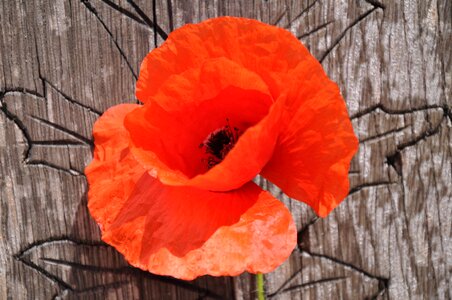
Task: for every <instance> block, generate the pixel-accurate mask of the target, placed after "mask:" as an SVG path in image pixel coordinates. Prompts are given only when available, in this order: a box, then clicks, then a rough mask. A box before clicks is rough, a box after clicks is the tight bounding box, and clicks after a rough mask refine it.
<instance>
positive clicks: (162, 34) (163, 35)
mask: <svg viewBox="0 0 452 300" xmlns="http://www.w3.org/2000/svg"><path fill="white" fill-rule="evenodd" d="M127 3H129V4H130V5H131V6H132V7H133V9H134V10H135V11H136V13H137V14H138V15H139V16H140V17H141V18H142V19H143V20H144V22H146V24H148V26H149V27H150V28H152V29H153V30H155V32H157V33H158V34H159V35H160V37H161V38H162V39H163V40H166V39H167V38H168V34H167V33H166V32H165V31H164V30H163V29H162V28H161V27H160V26H159V25H158V24H157V22H153V21H152V20H151V19H149V17H148V16H147V15H146V14H145V13H144V11H143V10H141V8H140V7H139V6H138V4H136V3H135V2H134V1H133V0H127ZM154 35H155V34H154Z"/></svg>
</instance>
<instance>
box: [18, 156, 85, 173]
mask: <svg viewBox="0 0 452 300" xmlns="http://www.w3.org/2000/svg"><path fill="white" fill-rule="evenodd" d="M26 164H27V165H30V166H36V167H44V168H50V169H53V170H56V171H61V172H64V173H67V174H70V175H72V176H85V174H83V173H82V172H80V171H77V170H75V169H71V168H69V169H65V168H62V167H59V166H57V165H54V164H52V163H49V162H47V161H44V160H29V161H27V163H26Z"/></svg>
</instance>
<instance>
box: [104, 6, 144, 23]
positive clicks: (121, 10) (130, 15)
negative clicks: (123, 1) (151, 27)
mask: <svg viewBox="0 0 452 300" xmlns="http://www.w3.org/2000/svg"><path fill="white" fill-rule="evenodd" d="M101 1H102V2H104V3H105V4H106V5H108V6H110V7H111V8H113V9H114V10H116V11H118V12H119V13H121V14H123V15H125V16H126V17H128V18H130V19H132V20H133V21H135V22H137V23H139V24H140V25H144V26H146V25H147V24H146V22H144V21H143V20H142V19H140V18H139V17H138V16H136V15H135V14H134V13H133V12H131V11H129V10H127V9H125V8H124V7H121V6H119V5H117V4H116V3H114V2H112V1H110V0H101ZM146 28H148V27H147V26H146Z"/></svg>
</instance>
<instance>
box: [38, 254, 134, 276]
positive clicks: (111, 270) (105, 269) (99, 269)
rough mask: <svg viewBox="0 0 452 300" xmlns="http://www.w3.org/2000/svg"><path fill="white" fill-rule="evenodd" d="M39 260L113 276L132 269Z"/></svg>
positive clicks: (54, 259)
mask: <svg viewBox="0 0 452 300" xmlns="http://www.w3.org/2000/svg"><path fill="white" fill-rule="evenodd" d="M39 259H40V260H42V261H44V262H47V263H50V264H54V265H62V266H67V267H72V268H76V269H80V270H84V271H91V272H97V273H99V272H108V273H114V274H124V273H130V271H131V270H133V269H134V268H133V267H131V266H123V267H117V268H112V267H103V266H91V265H84V264H82V263H78V262H73V261H67V260H62V259H56V258H48V257H40V258H39Z"/></svg>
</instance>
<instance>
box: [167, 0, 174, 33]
mask: <svg viewBox="0 0 452 300" xmlns="http://www.w3.org/2000/svg"><path fill="white" fill-rule="evenodd" d="M172 2H173V0H166V9H167V10H168V22H169V30H170V32H172V31H173V30H174V21H173V3H172Z"/></svg>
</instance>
